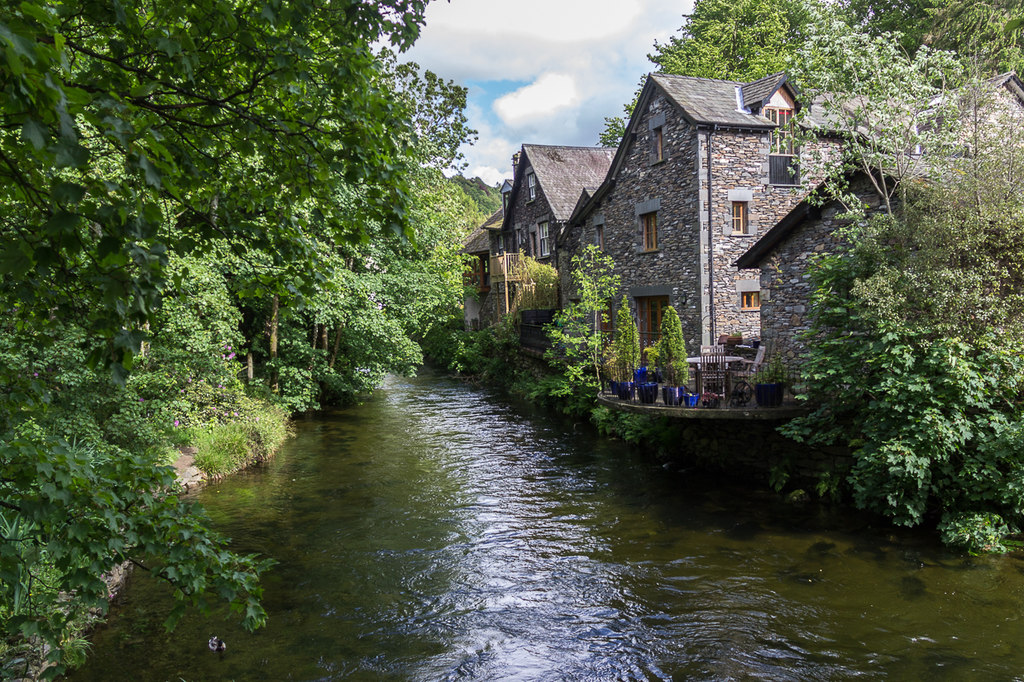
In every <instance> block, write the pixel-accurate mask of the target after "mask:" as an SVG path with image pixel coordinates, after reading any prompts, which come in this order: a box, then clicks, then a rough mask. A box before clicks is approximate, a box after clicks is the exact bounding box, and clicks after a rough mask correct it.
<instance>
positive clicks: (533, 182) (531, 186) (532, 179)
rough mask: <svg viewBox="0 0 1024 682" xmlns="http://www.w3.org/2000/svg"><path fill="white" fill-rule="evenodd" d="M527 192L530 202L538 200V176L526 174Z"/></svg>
mask: <svg viewBox="0 0 1024 682" xmlns="http://www.w3.org/2000/svg"><path fill="white" fill-rule="evenodd" d="M526 192H527V196H528V197H529V200H530V201H533V200H534V199H536V198H537V176H536V175H534V174H533V173H527V174H526Z"/></svg>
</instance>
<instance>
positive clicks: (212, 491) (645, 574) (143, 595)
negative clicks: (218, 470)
mask: <svg viewBox="0 0 1024 682" xmlns="http://www.w3.org/2000/svg"><path fill="white" fill-rule="evenodd" d="M750 446H751V447H752V448H756V447H757V443H751V444H750ZM200 501H201V502H202V503H203V504H204V506H206V508H207V509H208V511H209V512H210V515H211V516H212V518H213V519H214V522H215V524H216V526H217V527H218V529H219V530H221V531H222V532H224V533H225V534H227V535H228V536H230V537H232V538H233V541H234V542H233V546H234V547H235V548H236V549H238V550H242V551H247V552H250V551H254V552H259V553H261V554H264V555H266V556H270V557H273V558H274V559H275V560H276V561H277V562H278V564H277V566H276V567H275V568H274V569H273V571H272V572H271V573H270V574H269V575H268V576H267V577H266V579H265V581H264V582H265V587H266V593H265V605H266V607H267V610H268V612H269V613H270V621H269V624H268V625H267V627H266V628H264V629H262V630H260V631H258V632H257V633H254V634H249V633H246V632H244V631H243V630H241V629H240V628H239V627H238V626H237V625H235V624H234V623H233V622H232V621H231V620H227V619H224V618H223V617H222V616H221V615H214V616H212V617H209V618H203V617H199V616H195V615H190V616H188V617H186V618H185V619H184V620H183V621H182V623H181V624H180V625H179V626H178V628H177V630H175V632H174V633H171V634H167V633H165V632H164V631H163V628H162V622H163V620H164V618H166V616H167V614H168V612H169V610H170V607H171V602H170V599H169V596H168V595H167V593H166V590H165V589H164V588H163V586H161V585H157V584H154V583H153V582H152V581H149V580H147V579H145V577H140V578H136V579H134V580H133V582H132V584H131V586H130V588H129V589H128V590H127V594H126V596H125V598H124V600H123V602H122V604H121V605H120V606H118V607H117V608H116V609H115V610H114V612H113V614H112V617H111V619H110V623H109V625H107V626H105V627H104V628H102V629H101V630H99V631H98V632H97V633H96V636H95V638H94V648H93V652H92V654H91V658H90V660H89V662H88V664H87V665H86V667H85V668H83V669H81V670H79V671H78V672H76V673H75V674H74V675H72V676H71V679H73V680H119V679H125V680H133V681H136V682H143V681H146V680H222V679H223V680H227V679H234V680H337V679H346V680H430V681H433V680H462V679H478V680H682V679H720V680H724V679H751V678H760V679H771V680H821V679H831V680H841V679H850V678H864V677H867V678H869V679H870V678H879V677H891V678H893V679H926V678H937V677H938V678H946V679H1020V675H1021V672H1022V671H1024V618H1022V615H1024V608H1022V601H1021V596H1022V591H1024V561H1022V560H1021V559H1020V558H1019V557H1015V556H1003V557H985V558H965V557H960V556H956V555H953V554H949V553H946V552H944V551H943V550H942V548H941V547H939V546H938V545H936V544H935V542H934V538H933V537H932V536H931V535H927V534H919V533H907V532H898V531H894V530H893V529H891V528H887V527H885V526H884V524H877V523H873V522H872V520H870V519H867V518H865V517H861V516H859V515H856V514H851V513H850V512H849V511H848V510H847V511H843V510H836V509H828V508H825V507H822V506H820V505H817V504H814V503H807V504H787V503H784V502H782V501H780V500H779V499H778V498H777V497H776V496H774V495H772V494H769V493H765V492H758V491H756V490H751V489H750V487H749V486H742V485H737V484H735V483H734V482H732V481H730V480H728V478H724V479H723V478H709V477H706V476H702V475H698V474H696V473H693V472H685V471H684V472H678V471H670V470H667V469H665V468H663V467H662V466H661V465H660V464H659V463H658V462H657V461H655V460H654V459H653V458H650V457H646V456H644V455H643V454H642V453H637V452H634V451H633V450H631V449H629V448H627V447H625V446H623V445H622V444H619V443H615V442H611V441H607V440H604V439H600V438H598V437H596V436H595V435H594V434H593V433H592V431H591V430H590V429H589V428H588V427H587V426H585V425H582V424H581V425H573V424H572V423H566V422H564V421H559V420H554V419H548V418H545V417H544V416H543V415H540V414H537V413H536V412H535V411H531V410H530V409H529V407H528V406H516V405H513V404H511V403H509V402H508V401H506V400H504V399H502V398H501V397H499V396H496V395H495V394H493V393H490V392H488V391H486V390H482V389H479V388H474V387H471V386H467V385H465V384H463V383H459V382H456V381H452V380H449V379H445V378H440V377H437V376H431V375H429V374H428V375H425V376H423V377H421V378H417V379H399V378H392V379H390V380H389V382H388V383H387V385H386V386H385V387H384V388H383V389H382V390H380V391H378V392H377V393H376V394H375V395H374V396H373V398H372V399H371V400H369V401H368V402H367V403H365V404H364V405H361V406H357V407H353V408H350V409H345V410H339V411H332V412H325V413H320V414H318V415H316V416H315V417H312V418H309V419H306V420H300V421H299V422H298V423H297V433H296V437H295V438H294V439H292V440H291V441H290V442H289V443H288V444H287V445H286V446H285V449H284V450H283V451H282V452H281V453H280V454H279V455H278V457H277V458H275V459H274V460H273V461H272V462H270V463H269V464H268V465H266V466H264V467H261V468H259V469H256V470H253V471H250V472H246V473H243V474H241V475H238V476H234V477H232V478H230V479H229V480H226V481H223V482H221V483H218V484H215V485H212V486H210V487H207V488H206V489H205V490H203V491H202V492H201V493H200ZM214 634H216V635H219V636H220V637H222V638H223V639H224V640H225V641H226V642H227V646H228V649H227V651H226V652H225V653H224V654H223V655H219V654H214V653H211V652H209V651H208V650H207V645H206V642H207V640H208V639H209V637H210V636H211V635H214Z"/></svg>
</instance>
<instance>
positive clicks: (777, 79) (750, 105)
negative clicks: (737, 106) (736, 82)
mask: <svg viewBox="0 0 1024 682" xmlns="http://www.w3.org/2000/svg"><path fill="white" fill-rule="evenodd" d="M785 82H786V74H785V73H782V72H781V71H780V72H779V73H772V74H769V75H767V76H765V77H764V78H759V79H757V80H756V81H751V82H750V83H747V84H746V85H744V86H743V87H741V88H740V91H741V92H742V93H743V106H744V107H746V108H747V109H750V111H752V112H760V111H761V109H763V108H764V106H765V105H766V104H767V103H768V100H770V99H771V98H772V95H774V94H775V92H776V91H777V90H778V89H779V88H781V87H782V85H783V84H784V83H785Z"/></svg>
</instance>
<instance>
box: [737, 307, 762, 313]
mask: <svg viewBox="0 0 1024 682" xmlns="http://www.w3.org/2000/svg"><path fill="white" fill-rule="evenodd" d="M740 312H741V313H759V312H761V309H760V308H740Z"/></svg>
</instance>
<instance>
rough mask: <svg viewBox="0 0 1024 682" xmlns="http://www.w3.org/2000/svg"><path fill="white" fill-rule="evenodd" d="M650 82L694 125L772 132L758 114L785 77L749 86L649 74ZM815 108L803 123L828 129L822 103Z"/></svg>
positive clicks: (766, 121)
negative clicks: (739, 95) (766, 129)
mask: <svg viewBox="0 0 1024 682" xmlns="http://www.w3.org/2000/svg"><path fill="white" fill-rule="evenodd" d="M650 78H651V80H653V81H654V82H655V83H657V84H658V85H659V86H660V87H661V89H662V90H664V91H665V93H666V94H667V95H668V96H669V97H670V98H672V101H673V102H674V103H675V105H676V106H677V107H679V109H680V110H681V111H682V112H683V115H684V116H685V117H686V118H688V119H690V121H692V122H693V123H695V124H698V125H720V126H733V127H737V128H774V127H775V124H774V123H772V122H771V121H769V120H768V119H767V118H765V117H764V116H762V115H761V114H760V111H761V109H762V108H763V107H764V105H765V104H766V103H767V102H768V100H769V99H771V96H772V95H773V94H775V92H776V91H777V90H778V89H779V88H781V87H782V86H784V85H787V82H786V74H784V73H773V74H771V75H770V76H765V77H764V78H759V79H758V80H756V81H751V82H750V83H741V82H739V81H723V80H713V79H710V78H694V77H693V76H675V75H671V74H665V73H652V74H651V76H650ZM790 87H792V86H790ZM737 89H739V90H740V92H741V93H742V97H743V102H744V105H745V108H746V109H749V110H750V111H745V110H741V109H740V103H739V99H738V97H737ZM816 104H817V106H814V105H812V106H810V108H809V109H808V110H807V111H806V112H805V113H806V114H807V117H808V118H807V119H805V121H804V122H805V124H808V125H810V126H812V127H821V128H827V124H826V121H825V119H824V117H823V116H822V115H821V111H820V110H821V103H820V102H818V103H816ZM798 106H799V105H798ZM805 107H806V104H805Z"/></svg>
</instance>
